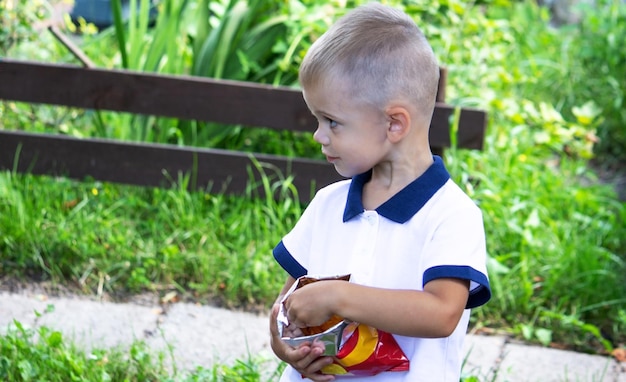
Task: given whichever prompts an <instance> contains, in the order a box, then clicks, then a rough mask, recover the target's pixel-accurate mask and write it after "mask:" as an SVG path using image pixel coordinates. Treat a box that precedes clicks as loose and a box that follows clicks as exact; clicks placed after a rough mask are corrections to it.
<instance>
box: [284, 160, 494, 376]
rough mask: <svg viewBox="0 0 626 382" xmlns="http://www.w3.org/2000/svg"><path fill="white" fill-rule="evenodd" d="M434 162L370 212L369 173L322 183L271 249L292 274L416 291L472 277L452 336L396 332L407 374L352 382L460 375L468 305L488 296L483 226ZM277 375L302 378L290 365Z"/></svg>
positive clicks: (478, 214)
mask: <svg viewBox="0 0 626 382" xmlns="http://www.w3.org/2000/svg"><path fill="white" fill-rule="evenodd" d="M434 160H435V162H434V163H433V165H432V166H431V167H430V168H429V169H428V170H427V171H426V172H425V173H424V174H423V175H422V176H420V177H419V178H418V179H416V180H415V181H413V182H412V183H411V184H409V185H408V186H407V187H405V188H404V189H403V190H401V191H400V192H398V193H397V194H396V195H394V196H393V197H392V198H391V199H389V200H388V201H387V202H385V203H384V204H382V205H381V206H379V207H378V208H377V209H376V210H374V211H371V210H368V211H366V210H364V208H363V203H362V199H361V196H362V191H363V186H364V184H365V183H366V182H367V181H369V179H370V177H371V172H368V173H365V174H361V175H357V176H355V177H354V178H352V179H351V180H345V181H340V182H337V183H334V184H331V185H330V186H327V187H325V188H323V189H322V190H320V191H319V192H318V193H317V194H316V195H315V197H314V198H313V200H312V201H311V203H310V204H309V206H308V207H307V208H306V210H305V211H304V213H303V214H302V217H301V218H300V220H299V221H298V222H297V224H296V226H295V227H294V228H293V229H292V230H291V232H289V233H288V234H287V235H286V236H285V237H284V238H283V239H282V241H281V242H280V243H279V244H278V245H277V246H276V247H275V248H274V251H273V253H274V257H275V259H276V261H278V263H279V264H280V265H281V266H282V267H283V268H284V269H285V270H286V271H287V272H288V273H289V274H290V275H291V276H292V277H294V278H298V277H299V276H302V275H305V274H309V275H315V276H335V275H342V274H351V275H352V277H351V282H355V283H357V284H362V285H368V286H373V287H379V288H390V289H414V290H423V289H424V285H425V284H427V283H428V282H429V281H432V280H435V279H438V278H459V279H465V280H469V281H470V296H469V299H468V302H467V309H466V310H465V312H464V314H463V316H462V318H461V320H460V322H459V324H458V325H457V328H456V330H455V331H454V333H453V334H452V335H451V336H449V337H446V338H435V339H430V338H428V339H426V338H414V337H405V336H398V335H394V337H395V338H396V340H397V342H398V344H399V345H400V347H401V348H402V350H403V351H404V353H405V354H406V355H407V357H408V358H409V359H410V360H411V367H410V370H409V371H408V372H384V373H381V374H378V375H377V376H374V377H368V378H363V379H361V378H355V377H349V381H360V380H364V381H411V382H417V381H437V382H443V381H454V382H458V381H459V379H460V371H461V364H462V361H463V356H464V355H463V354H462V347H463V339H464V337H465V334H466V331H467V326H468V322H469V314H470V309H471V308H474V307H477V306H480V305H482V304H484V303H486V302H487V301H488V300H489V298H490V297H491V291H490V287H489V280H488V278H487V270H486V248H485V232H484V227H483V221H482V214H481V211H480V210H479V209H478V207H477V206H476V205H475V204H474V202H473V201H472V200H471V199H470V198H469V197H468V196H467V195H466V194H465V193H463V191H462V190H461V189H460V188H459V187H458V186H457V185H456V184H455V183H454V182H453V181H452V180H451V179H450V175H449V174H448V172H447V170H446V169H445V167H444V165H443V161H442V160H441V158H440V157H437V156H435V157H434ZM347 380H348V379H347ZM281 381H302V377H301V376H300V374H299V373H298V372H296V371H295V370H293V369H292V368H291V367H290V366H288V367H287V369H286V370H285V372H284V374H283V377H282V378H281Z"/></svg>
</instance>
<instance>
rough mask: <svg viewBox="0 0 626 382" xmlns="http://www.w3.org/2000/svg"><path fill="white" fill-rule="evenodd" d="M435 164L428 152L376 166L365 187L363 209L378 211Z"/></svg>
mask: <svg viewBox="0 0 626 382" xmlns="http://www.w3.org/2000/svg"><path fill="white" fill-rule="evenodd" d="M433 162H434V161H433V156H432V153H431V152H430V150H428V151H423V152H422V153H421V154H420V155H418V156H417V157H412V159H410V158H406V159H405V160H402V161H390V162H384V163H380V164H378V165H376V166H375V167H374V168H373V169H372V178H371V179H370V180H369V182H367V183H366V184H365V186H364V187H363V196H362V197H363V207H364V208H365V209H366V210H374V209H376V208H377V207H378V206H380V205H381V204H383V203H385V202H386V201H387V200H389V199H391V197H392V196H394V195H395V194H397V193H398V192H400V191H401V190H402V189H403V188H405V187H406V186H408V185H409V184H410V183H412V182H413V181H414V180H415V179H417V178H419V177H420V176H421V175H422V174H424V173H425V172H426V170H428V168H429V167H430V166H431V165H432V164H433Z"/></svg>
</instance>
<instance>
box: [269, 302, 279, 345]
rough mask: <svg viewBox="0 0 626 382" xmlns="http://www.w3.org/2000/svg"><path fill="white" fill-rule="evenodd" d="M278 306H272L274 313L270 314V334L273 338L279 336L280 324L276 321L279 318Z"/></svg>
mask: <svg viewBox="0 0 626 382" xmlns="http://www.w3.org/2000/svg"><path fill="white" fill-rule="evenodd" d="M278 309H279V306H278V304H274V306H272V313H271V314H270V334H271V336H272V337H276V336H278V322H277V321H276V319H277V318H278Z"/></svg>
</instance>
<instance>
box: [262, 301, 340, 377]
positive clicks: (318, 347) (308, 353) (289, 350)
mask: <svg viewBox="0 0 626 382" xmlns="http://www.w3.org/2000/svg"><path fill="white" fill-rule="evenodd" d="M278 309H279V305H278V304H274V306H273V307H272V314H271V315H270V334H271V345H272V350H273V351H274V353H275V354H276V356H277V357H278V358H280V359H281V360H283V361H285V362H286V363H288V364H289V365H291V366H292V367H293V368H294V369H296V371H298V372H299V373H300V374H302V376H304V377H306V378H309V379H311V380H313V381H315V382H329V381H334V380H335V377H334V376H332V375H326V374H322V373H320V370H321V369H322V368H323V367H324V366H326V365H330V364H331V363H332V362H333V359H332V357H322V353H324V345H323V344H321V343H317V342H316V343H312V344H311V343H304V344H302V345H300V346H298V347H297V348H294V347H292V346H289V345H287V344H286V343H284V342H283V341H282V340H281V339H280V336H279V334H278V324H277V322H276V317H277V316H278Z"/></svg>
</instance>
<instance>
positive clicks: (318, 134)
mask: <svg viewBox="0 0 626 382" xmlns="http://www.w3.org/2000/svg"><path fill="white" fill-rule="evenodd" d="M313 139H314V140H315V142H317V143H319V144H321V145H322V146H326V145H328V144H330V139H329V138H328V134H326V133H324V131H323V129H322V127H320V126H318V127H317V130H315V132H314V133H313Z"/></svg>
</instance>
